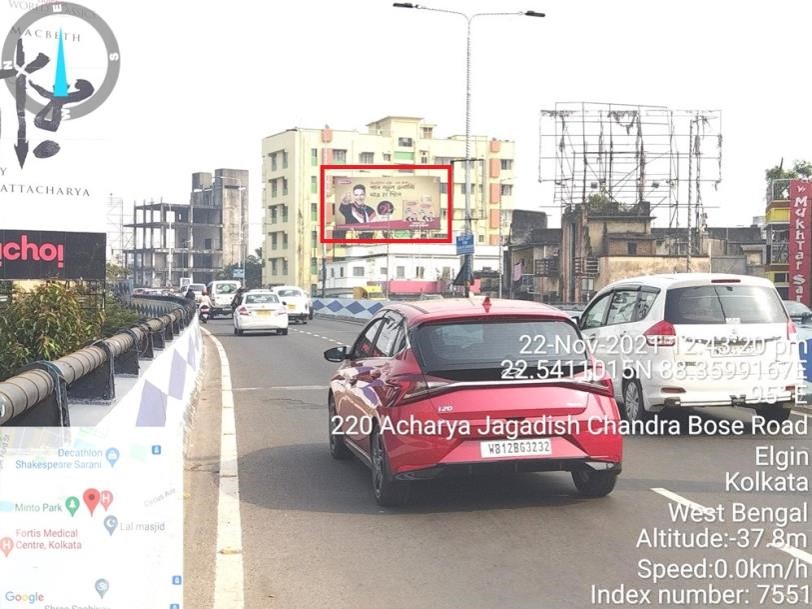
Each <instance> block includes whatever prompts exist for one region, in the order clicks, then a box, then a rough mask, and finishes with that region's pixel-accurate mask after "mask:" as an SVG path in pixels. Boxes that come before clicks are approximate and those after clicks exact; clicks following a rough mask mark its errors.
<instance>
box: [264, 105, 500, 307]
mask: <svg viewBox="0 0 812 609" xmlns="http://www.w3.org/2000/svg"><path fill="white" fill-rule="evenodd" d="M367 128H368V130H367V133H359V132H358V131H339V130H335V129H330V128H329V127H325V128H323V129H301V128H293V129H288V130H286V131H283V132H281V133H277V134H274V135H271V136H269V137H266V138H265V139H263V141H262V184H263V194H262V203H263V210H264V214H265V221H264V236H265V237H264V242H265V244H264V247H263V254H264V256H265V266H264V270H263V277H262V281H263V284H265V285H281V284H294V285H299V286H301V287H303V288H305V289H310V290H311V291H313V292H315V288H316V285H317V283H318V281H319V272H320V269H321V264H322V262H321V261H322V257H323V255H324V253H325V252H326V254H327V255H328V256H329V257H332V256H340V255H341V254H342V252H341V250H340V249H339V248H333V247H332V246H330V247H329V249H326V248H323V247H322V244H321V243H320V241H319V195H320V193H319V167H320V165H322V164H325V165H342V164H348V165H357V164H369V165H373V164H375V165H386V164H390V163H391V164H415V165H446V164H452V165H453V166H454V186H453V188H454V210H453V214H454V215H453V225H452V226H453V235H452V237H453V236H455V235H456V234H458V233H460V232H462V230H463V227H464V224H463V223H464V200H465V191H464V188H465V168H464V164H463V163H462V162H461V160H462V159H464V158H465V138H464V137H463V136H454V137H451V138H447V139H435V138H434V129H435V125H431V124H428V123H425V122H424V121H423V119H421V118H414V117H405V116H387V117H385V118H383V119H381V120H378V121H375V122H373V123H369V124H368V125H367ZM471 158H472V159H476V160H474V161H472V162H471V167H472V170H471V183H472V185H473V188H472V191H471V192H472V194H471V216H472V226H473V232H474V234H475V235H476V242H477V243H479V244H481V245H498V244H499V233H500V222H501V225H502V227H503V228H505V231H506V227H507V225H508V224H509V216H510V211H511V210H512V209H513V207H514V200H515V195H514V192H513V188H514V186H513V185H514V174H513V165H514V144H513V142H509V141H500V140H498V139H495V138H488V137H483V136H475V137H472V138H471ZM442 192H443V194H442V196H441V209H442V218H441V226H443V227H444V226H445V221H446V219H447V212H446V210H447V208H448V202H447V194H445V193H447V185H444V190H443V191H442ZM500 210H501V212H502V213H501V215H500ZM430 236H431V237H434V238H440V237H445V236H446V234H445V232H444V229H440V232H436V233H432V234H431V235H430ZM381 247H383V246H381ZM444 247H448V248H450V249H451V250H453V248H454V245H453V243H452V244H451V245H448V246H444Z"/></svg>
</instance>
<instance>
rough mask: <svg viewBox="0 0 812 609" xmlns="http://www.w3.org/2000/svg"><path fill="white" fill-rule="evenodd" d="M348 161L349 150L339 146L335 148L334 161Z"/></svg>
mask: <svg viewBox="0 0 812 609" xmlns="http://www.w3.org/2000/svg"><path fill="white" fill-rule="evenodd" d="M346 162H347V151H346V150H341V149H339V148H333V163H336V164H338V163H346Z"/></svg>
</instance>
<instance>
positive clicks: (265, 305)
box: [234, 290, 288, 336]
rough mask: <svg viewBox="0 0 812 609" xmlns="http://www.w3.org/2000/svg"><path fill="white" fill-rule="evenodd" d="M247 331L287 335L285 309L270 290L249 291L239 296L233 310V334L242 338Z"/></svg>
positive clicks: (286, 313) (286, 314) (286, 312)
mask: <svg viewBox="0 0 812 609" xmlns="http://www.w3.org/2000/svg"><path fill="white" fill-rule="evenodd" d="M249 330H275V331H276V333H277V334H282V335H283V336H284V335H287V333H288V311H287V308H286V307H285V305H283V304H282V302H281V301H280V300H279V297H278V296H277V295H276V294H274V293H273V292H271V291H270V290H249V291H248V292H245V293H243V294H242V296H240V302H239V304H238V305H237V308H236V309H235V310H234V334H236V335H237V336H242V335H243V333H244V332H247V331H249Z"/></svg>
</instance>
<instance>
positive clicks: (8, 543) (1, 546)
mask: <svg viewBox="0 0 812 609" xmlns="http://www.w3.org/2000/svg"><path fill="white" fill-rule="evenodd" d="M13 549H14V540H13V539H12V538H11V537H3V539H0V552H3V554H5V555H6V558H8V555H9V554H11V551H12V550H13Z"/></svg>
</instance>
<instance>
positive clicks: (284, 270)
mask: <svg viewBox="0 0 812 609" xmlns="http://www.w3.org/2000/svg"><path fill="white" fill-rule="evenodd" d="M282 274H283V275H287V274H288V260H287V258H282Z"/></svg>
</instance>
